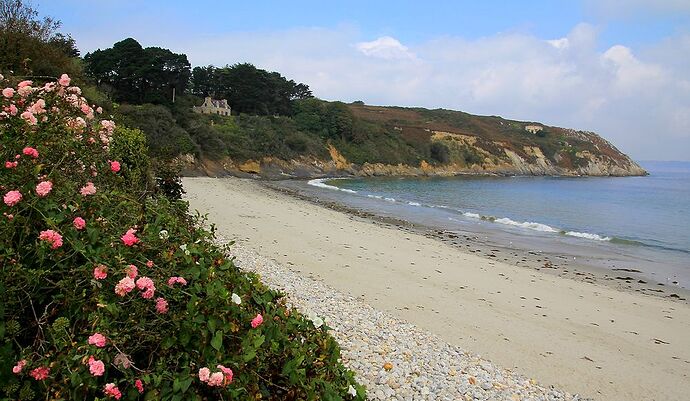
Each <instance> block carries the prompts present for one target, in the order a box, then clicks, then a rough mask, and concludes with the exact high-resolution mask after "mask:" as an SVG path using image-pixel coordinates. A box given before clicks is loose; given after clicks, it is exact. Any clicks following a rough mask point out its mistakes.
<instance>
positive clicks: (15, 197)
mask: <svg viewBox="0 0 690 401" xmlns="http://www.w3.org/2000/svg"><path fill="white" fill-rule="evenodd" d="M2 200H3V201H4V202H5V204H6V205H7V206H14V205H16V204H17V203H19V201H20V200H22V193H21V192H19V191H10V192H8V193H6V194H5V196H4V197H3V198H2Z"/></svg>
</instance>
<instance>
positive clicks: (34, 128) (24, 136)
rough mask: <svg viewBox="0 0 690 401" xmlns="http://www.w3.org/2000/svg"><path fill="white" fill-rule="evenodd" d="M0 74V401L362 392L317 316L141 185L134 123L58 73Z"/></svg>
mask: <svg viewBox="0 0 690 401" xmlns="http://www.w3.org/2000/svg"><path fill="white" fill-rule="evenodd" d="M2 83H3V85H2V87H3V88H5V89H3V91H2V110H6V111H3V112H1V113H0V131H1V132H2V135H1V136H0V157H1V160H2V161H3V166H2V169H1V170H0V189H1V190H2V196H3V202H2V204H0V208H1V209H2V216H0V266H1V267H0V315H1V316H2V318H1V319H0V399H3V400H14V399H22V400H32V399H36V400H38V399H55V400H59V399H105V398H114V399H132V400H134V399H156V400H158V399H163V400H190V399H197V400H202V399H274V400H302V399H312V400H316V399H318V400H343V399H363V398H364V390H363V388H361V387H359V386H358V385H357V384H356V383H355V381H354V379H353V375H352V373H351V372H349V371H348V370H346V369H345V368H344V367H343V365H342V364H341V363H340V362H339V358H340V354H339V350H338V345H337V344H336V343H335V341H334V340H333V338H332V337H331V336H330V335H329V334H328V332H327V327H326V326H323V325H321V324H318V327H317V326H315V325H314V323H312V322H311V321H310V320H307V319H305V318H304V317H303V316H301V315H300V314H299V313H298V312H297V311H295V310H292V309H290V308H287V307H286V306H285V305H284V304H283V300H282V297H281V295H280V294H278V293H276V292H275V291H272V290H270V289H268V288H266V287H265V286H263V285H262V284H261V283H260V282H259V280H258V278H257V277H256V276H254V275H251V274H247V273H243V272H241V271H240V270H239V269H238V268H237V267H236V266H235V265H234V264H233V261H232V259H229V258H228V257H227V256H226V253H225V249H223V248H219V247H218V246H216V245H214V237H213V231H205V230H203V229H201V228H200V225H201V223H202V219H201V218H200V217H199V216H196V217H190V216H189V215H188V214H187V212H188V211H187V207H186V203H184V202H182V201H179V200H174V199H173V200H171V199H169V198H167V197H165V196H163V194H162V193H161V192H160V191H155V190H153V188H154V187H153V185H152V184H151V172H150V170H149V161H148V157H147V155H146V146H145V140H144V138H143V136H142V133H141V132H140V131H138V130H133V129H126V128H120V129H118V128H116V126H115V123H114V122H113V121H111V120H109V119H102V118H101V114H100V113H101V112H102V110H101V109H100V108H95V107H93V106H91V105H90V104H89V103H88V102H87V101H86V99H84V98H83V97H82V96H81V95H80V92H81V91H80V89H79V88H78V87H76V86H71V84H70V78H69V77H68V76H67V75H63V76H62V78H61V79H60V80H59V82H48V83H45V84H38V83H36V82H31V81H27V80H24V81H22V82H19V83H17V82H16V81H14V82H13V83H9V82H6V81H3V82H2ZM173 193H174V191H173ZM178 195H179V193H178Z"/></svg>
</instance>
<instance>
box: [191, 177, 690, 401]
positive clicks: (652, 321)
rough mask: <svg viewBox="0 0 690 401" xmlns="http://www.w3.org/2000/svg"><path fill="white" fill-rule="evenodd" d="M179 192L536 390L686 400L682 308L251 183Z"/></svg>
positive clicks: (284, 255) (688, 319) (269, 253)
mask: <svg viewBox="0 0 690 401" xmlns="http://www.w3.org/2000/svg"><path fill="white" fill-rule="evenodd" d="M183 183H184V187H185V190H186V191H187V195H186V199H187V200H188V201H189V202H190V206H191V209H192V210H194V209H197V210H199V211H200V212H201V213H202V214H205V213H208V217H209V222H210V223H214V224H216V226H217V228H218V232H219V234H220V235H221V236H223V237H225V238H228V239H233V240H236V241H238V242H241V243H242V244H244V245H245V246H247V247H251V248H252V249H254V250H255V251H256V252H257V253H258V254H260V255H262V256H265V257H270V258H273V259H275V261H277V262H278V263H280V264H281V265H284V266H290V267H291V269H294V270H295V271H297V272H299V273H300V274H302V275H304V276H310V277H314V278H316V279H317V280H319V281H322V282H324V283H325V284H327V285H328V286H330V287H333V288H335V289H337V290H339V291H341V292H343V293H345V294H349V295H351V296H353V297H356V298H358V299H359V300H361V301H363V302H365V303H366V304H369V305H371V306H372V307H374V308H376V309H379V310H382V311H385V312H387V313H389V314H391V315H393V316H395V317H396V318H399V319H402V320H404V321H407V322H409V323H412V324H414V325H416V326H418V327H420V328H422V329H424V330H427V331H429V332H431V333H434V334H435V335H437V336H438V337H440V338H441V339H443V340H444V341H446V342H448V343H449V344H453V345H457V346H459V347H462V348H463V349H465V350H468V351H471V352H473V353H477V354H480V355H482V356H483V357H484V358H486V359H489V360H491V361H492V362H494V363H495V364H497V365H499V366H502V367H505V368H508V369H511V370H514V371H516V372H519V373H521V374H523V375H525V376H527V377H530V378H534V379H535V380H536V381H538V382H539V383H540V384H542V385H544V386H551V385H553V386H556V387H558V388H562V389H564V390H566V391H568V392H571V393H579V394H581V395H583V396H586V397H592V398H595V399H600V400H686V399H688V397H690V377H689V372H690V306H688V305H687V304H686V303H682V302H673V301H671V300H667V299H662V298H659V297H653V296H647V295H643V294H636V293H632V292H623V291H618V290H616V289H613V288H611V287H610V286H604V285H599V284H596V283H587V282H582V281H576V280H572V279H569V278H565V277H558V276H555V275H553V274H547V273H544V272H541V271H536V270H534V269H529V268H526V267H516V266H513V265H509V264H506V263H502V262H500V261H496V260H491V259H489V258H485V257H481V256H478V255H475V254H472V253H467V252H463V251H462V250H459V249H458V248H457V247H453V246H450V245H448V244H445V243H443V242H441V241H439V240H436V239H433V238H428V237H426V236H423V235H418V234H415V233H410V232H408V231H403V230H399V229H397V228H395V227H389V226H386V225H382V224H379V223H376V222H374V221H372V220H368V219H364V218H359V217H356V216H352V215H349V214H345V213H341V212H338V211H334V210H330V209H327V208H323V207H320V206H318V205H315V204H312V203H310V202H306V201H303V200H300V199H296V198H294V197H291V196H289V195H285V194H282V193H279V192H277V191H274V190H271V189H268V188H266V187H264V186H262V185H261V184H260V183H257V182H253V181H251V180H242V179H236V178H222V179H213V178H185V179H184V180H183ZM293 295H296V296H299V294H293Z"/></svg>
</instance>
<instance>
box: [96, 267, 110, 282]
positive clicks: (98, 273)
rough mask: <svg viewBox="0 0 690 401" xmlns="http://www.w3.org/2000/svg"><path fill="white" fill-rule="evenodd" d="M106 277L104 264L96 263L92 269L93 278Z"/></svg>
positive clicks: (106, 271)
mask: <svg viewBox="0 0 690 401" xmlns="http://www.w3.org/2000/svg"><path fill="white" fill-rule="evenodd" d="M106 277H108V268H107V267H106V266H105V265H98V266H96V267H94V269H93V278H95V279H96V280H103V279H104V278H106Z"/></svg>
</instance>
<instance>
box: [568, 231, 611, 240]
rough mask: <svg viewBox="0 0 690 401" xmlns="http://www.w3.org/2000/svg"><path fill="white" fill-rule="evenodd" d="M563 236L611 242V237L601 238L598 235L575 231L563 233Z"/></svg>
mask: <svg viewBox="0 0 690 401" xmlns="http://www.w3.org/2000/svg"><path fill="white" fill-rule="evenodd" d="M565 235H570V236H571V237H578V238H585V239H592V240H596V241H611V237H602V236H601V235H599V234H590V233H579V232H577V231H568V232H566V233H565Z"/></svg>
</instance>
